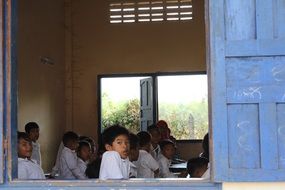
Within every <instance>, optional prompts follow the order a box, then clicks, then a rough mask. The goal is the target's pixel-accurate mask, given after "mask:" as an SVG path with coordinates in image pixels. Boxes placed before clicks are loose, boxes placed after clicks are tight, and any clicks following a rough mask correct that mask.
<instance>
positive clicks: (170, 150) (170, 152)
mask: <svg viewBox="0 0 285 190" xmlns="http://www.w3.org/2000/svg"><path fill="white" fill-rule="evenodd" d="M162 154H163V155H164V156H165V157H166V158H168V159H172V158H173V156H174V154H175V147H174V146H173V145H172V144H168V145H165V146H164V148H163V150H162Z"/></svg>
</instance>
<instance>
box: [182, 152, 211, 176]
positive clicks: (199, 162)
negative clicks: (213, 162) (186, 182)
mask: <svg viewBox="0 0 285 190" xmlns="http://www.w3.org/2000/svg"><path fill="white" fill-rule="evenodd" d="M207 166H208V160H207V159H206V158H202V157H197V158H192V159H190V160H188V162H187V172H188V174H189V175H190V177H191V178H201V177H202V176H203V174H204V173H205V172H206V170H207Z"/></svg>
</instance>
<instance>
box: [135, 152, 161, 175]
mask: <svg viewBox="0 0 285 190" xmlns="http://www.w3.org/2000/svg"><path fill="white" fill-rule="evenodd" d="M134 164H135V165H136V166H137V168H138V177H139V178H154V171H155V170H157V169H159V165H158V163H157V161H156V160H155V159H154V158H153V157H152V156H151V155H150V153H148V152H147V151H145V150H140V151H139V158H138V160H137V161H135V162H134Z"/></svg>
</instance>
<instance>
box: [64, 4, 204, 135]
mask: <svg viewBox="0 0 285 190" xmlns="http://www.w3.org/2000/svg"><path fill="white" fill-rule="evenodd" d="M193 7H194V19H193V20H192V21H190V22H184V23H179V22H163V23H135V24H119V25H118V24H115V25H114V24H110V23H109V21H108V19H109V13H108V8H109V4H108V1H94V0H82V1H73V5H72V11H70V12H71V13H72V14H71V15H70V17H71V18H72V23H71V24H72V27H71V28H73V38H72V45H73V51H72V52H73V53H72V57H73V58H72V60H73V62H72V68H73V81H74V82H73V87H74V88H73V89H74V90H73V92H72V93H70V94H69V97H68V98H69V99H71V100H72V101H73V103H72V105H73V109H72V112H73V113H72V114H69V116H71V117H72V118H67V120H72V121H73V129H74V130H75V131H77V132H80V133H81V134H90V135H92V136H94V137H96V136H97V134H96V133H97V126H98V118H97V106H98V105H97V98H98V97H97V75H99V74H114V73H148V72H159V71H162V72H176V71H177V72H179V71H205V70H206V63H205V31H204V4H203V1H201V0H194V1H193ZM70 96H72V97H70Z"/></svg>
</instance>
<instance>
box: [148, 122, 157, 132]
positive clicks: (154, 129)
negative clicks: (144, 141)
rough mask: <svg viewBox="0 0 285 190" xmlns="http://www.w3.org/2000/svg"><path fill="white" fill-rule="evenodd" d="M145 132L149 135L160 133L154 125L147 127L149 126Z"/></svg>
mask: <svg viewBox="0 0 285 190" xmlns="http://www.w3.org/2000/svg"><path fill="white" fill-rule="evenodd" d="M147 131H148V132H149V133H151V132H152V131H157V132H158V133H160V130H159V128H158V127H157V126H156V124H152V125H149V126H148V127H147Z"/></svg>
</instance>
